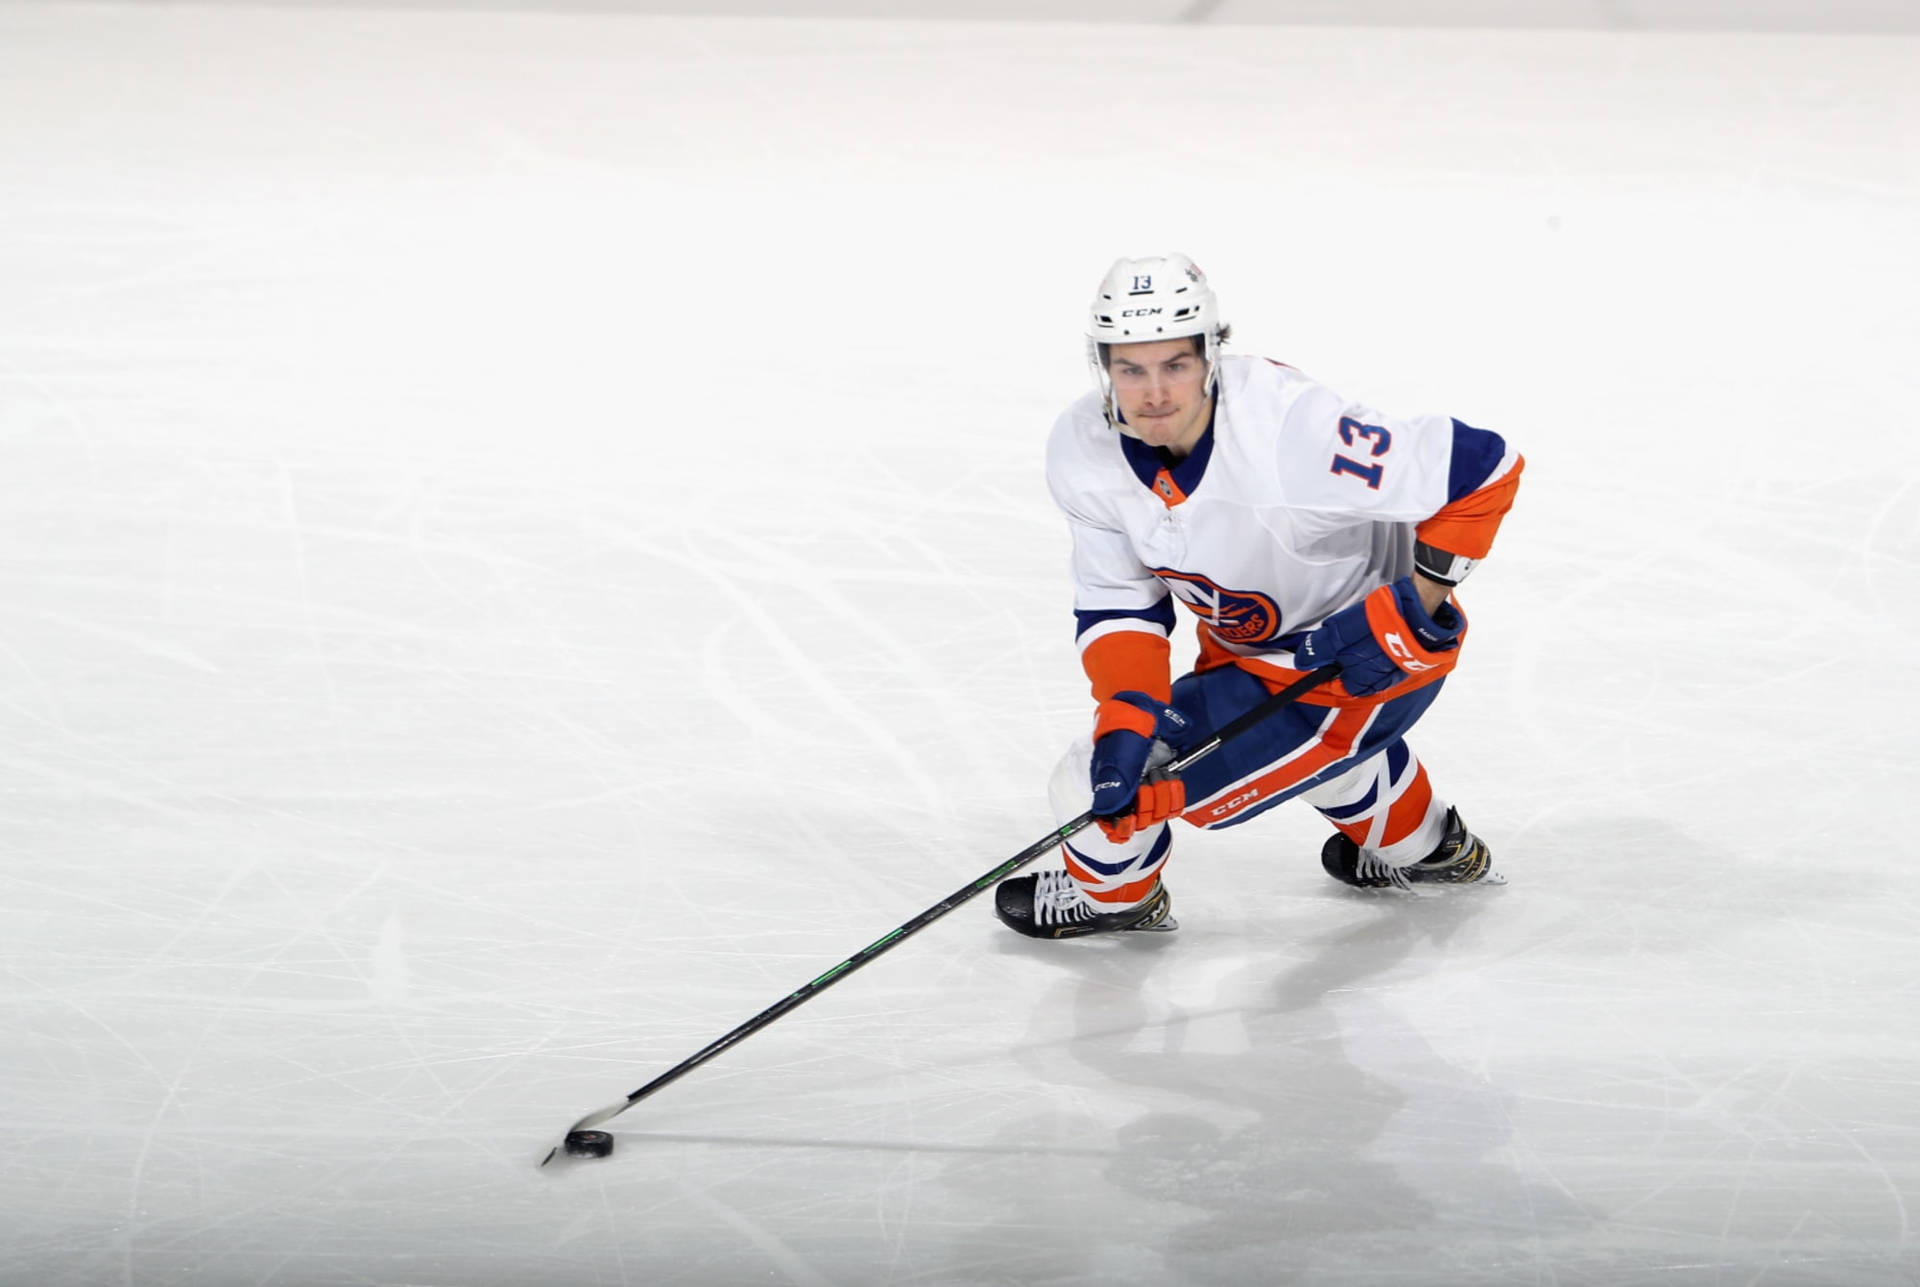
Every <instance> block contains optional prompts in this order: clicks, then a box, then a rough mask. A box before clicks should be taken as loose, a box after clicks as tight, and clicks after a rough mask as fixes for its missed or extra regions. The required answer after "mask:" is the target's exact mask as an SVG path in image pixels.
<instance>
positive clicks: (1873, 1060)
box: [0, 5, 1920, 1287]
mask: <svg viewBox="0 0 1920 1287" xmlns="http://www.w3.org/2000/svg"><path fill="white" fill-rule="evenodd" d="M1168 248H1177V249H1182V250H1185V251H1187V252H1189V253H1191V254H1192V255H1194V256H1195V257H1196V258H1197V259H1198V260H1199V261H1200V262H1201V264H1202V265H1203V266H1205V267H1206V268H1207V269H1208V270H1209V272H1210V273H1211V274H1212V276H1213V278H1214V281H1215V284H1216V286H1217V288H1218V290H1219V292H1220V295H1221V298H1222V300H1223V303H1224V308H1225V311H1226V314H1227V316H1228V317H1229V318H1230V320H1232V321H1233V323H1234V325H1235V342H1236V347H1237V348H1238V349H1239V350H1240V351H1243V352H1252V353H1256V354H1265V355H1270V356H1274V357H1279V358H1283V359H1285V360H1287V361H1290V362H1292V363H1294V364H1295V365H1298V366H1301V367H1303V368H1305V369H1306V370H1308V371H1310V372H1311V373H1313V374H1314V375H1316V376H1317V377H1319V378H1320V379H1322V380H1323V381H1325V382H1327V383H1329V384H1331V385H1333V386H1334V387H1336V388H1338V389H1340V390H1342V391H1343V392H1345V393H1347V394H1348V395H1350V396H1352V397H1355V398H1358V399H1363V400H1365V401H1367V402H1369V403H1371V404H1372V405H1376V406H1381V407H1385V408H1389V409H1392V410H1397V411H1416V410H1438V411H1445V412H1448V413H1450V414H1453V415H1457V416H1459V417H1461V418H1462V419H1465V420H1467V421H1469V422H1471V423H1474V424H1478V425H1483V426H1486V427H1488V428H1492V429H1496V430H1498V431H1500V432H1502V433H1505V434H1507V435H1509V436H1510V437H1511V439H1512V440H1513V441H1515V442H1517V443H1519V444H1520V445H1521V446H1522V447H1523V448H1524V450H1525V451H1526V453H1527V456H1528V459H1529V467H1528V472H1527V475H1526V483H1525V485H1524V487H1523V488H1522V490H1521V493H1520V497H1519V503H1518V506H1517V508H1516V509H1515V510H1514V512H1513V514H1512V516H1511V518H1510V519H1509V521H1508V522H1507V524H1506V527H1505V529H1504V530H1503V532H1502V533H1501V536H1500V541H1499V544H1498V546H1497V548H1496V550H1495V553H1494V556H1493V557H1492V558H1491V559H1489V560H1488V561H1487V562H1486V564H1485V565H1484V567H1483V569H1482V570H1481V571H1480V572H1478V573H1477V574H1476V576H1475V578H1474V580H1473V581H1472V582H1471V583H1470V584H1469V585H1468V587H1467V588H1466V589H1465V591H1464V592H1463V594H1462V599H1463V601H1464V603H1465V605H1466V608H1467V611H1468V613H1469V615H1470V616H1471V618H1472V620H1473V638H1472V642H1471V645H1470V650H1469V657H1468V659H1467V660H1466V662H1465V663H1464V664H1463V666H1462V667H1461V669H1460V671H1459V672H1458V675H1457V676H1456V677H1455V678H1454V679H1453V680H1452V681H1451V682H1450V683H1449V685H1448V691H1447V693H1446V694H1445V696H1444V697H1443V699H1442V700H1441V702H1440V703H1439V705H1438V706H1437V707H1436V708H1435V709H1434V711H1433V712H1432V713H1431V714H1430V715H1429V717H1428V718H1427V719H1426V720H1425V721H1424V722H1423V724H1422V725H1421V727H1420V728H1419V730H1418V733H1417V738H1416V745H1417V746H1418V748H1419V749H1420V752H1421V754H1422V756H1423V757H1424V758H1425V759H1426V760H1427V762H1428V763H1429V765H1430V767H1431V769H1432V771H1433V773H1434V776H1435V780H1436V783H1437V785H1438V787H1439V789H1440V790H1441V791H1442V792H1443V793H1444V794H1446V795H1447V796H1449V797H1450V798H1452V799H1454V800H1456V801H1457V802H1458V803H1459V804H1460V805H1461V806H1462V808H1463V810H1464V812H1465V813H1466V816H1467V818H1468V819H1469V821H1470V822H1471V823H1472V824H1473V825H1474V827H1475V828H1476V829H1477V830H1479V831H1480V832H1481V833H1482V834H1484V835H1485V836H1486V837H1487V839H1488V840H1489V841H1490V842H1491V843H1492V845H1493V847H1494V849H1495V851H1496V852H1497V854H1498V855H1499V859H1500V864H1501V866H1502V867H1503V868H1504V869H1505V871H1506V872H1507V875H1508V876H1509V878H1510V881H1511V883H1510V884H1509V885H1508V886H1507V887H1506V888H1505V889H1503V890H1496V891H1473V892H1467V893H1462V894H1458V895H1453V896H1445V897H1425V898H1407V897H1400V896H1365V895H1361V894H1359V893H1357V892H1355V891H1349V890H1346V889H1344V888H1342V887H1339V886H1337V885H1335V884H1333V882H1331V881H1329V880H1328V879H1327V878H1326V877H1325V876H1324V875H1322V874H1321V872H1320V870H1319V866H1318V863H1317V861H1316V854H1317V851H1318V847H1319V844H1320V840H1321V838H1322V836H1323V834H1324V830H1323V827H1322V825H1321V824H1320V823H1319V822H1318V820H1317V819H1316V818H1315V817H1314V815H1313V814H1312V812H1311V811H1310V810H1307V809H1305V808H1304V806H1298V807H1295V808H1291V809H1286V810H1283V811H1281V812H1280V813H1278V814H1276V815H1273V816H1271V817H1270V818H1269V819H1267V820H1265V821H1264V822H1262V823H1258V824H1255V825H1250V826H1247V827H1243V828H1240V829H1237V830H1232V831H1228V832H1223V833H1220V834H1218V835H1205V834H1201V833H1197V832H1193V831H1190V830H1187V829H1185V828H1182V829H1181V831H1180V835H1179V837H1178V840H1177V848H1176V852H1175V856H1174V859H1173V865H1172V867H1171V868H1170V883H1171V886H1172V888H1173V891H1174V896H1175V901H1176V906H1177V911H1178V915H1179V917H1180V919H1181V921H1182V928H1181V929H1180V931H1179V932H1178V933H1176V934H1172V935H1152V936H1148V935H1136V936H1129V937H1127V938H1126V939H1124V940H1121V941H1092V942H1080V943H1069V944H1042V943H1033V942H1029V941H1026V940H1022V939H1019V938H1017V937H1016V936H1014V935H1013V934H1011V933H1010V932H1008V931H1007V930H1005V929H1003V928H1002V927H1000V926H999V925H998V924H997V923H996V922H995V921H994V920H993V918H992V916H991V914H990V911H989V909H988V906H987V900H985V899H980V900H977V901H975V902H973V903H970V904H968V905H966V906H964V907H962V908H961V909H960V910H958V911H957V912H955V913H954V914H952V915H951V916H949V917H947V918H946V919H944V920H942V921H940V922H939V923H937V924H936V925H934V926H932V927H931V928H929V929H927V930H926V931H925V932H923V933H922V934H920V935H919V936H917V937H915V938H913V939H911V940H909V941H908V942H907V943H905V944H904V945H902V946H901V947H899V948H898V949H897V950H895V951H894V952H892V953H891V954H890V955H888V956H886V957H884V958H883V959H882V960H880V961H879V962H877V963H876V964H874V965H873V966H871V967H870V968H868V969H866V970H865V971H863V972H860V973H858V974H855V975H853V976H852V977H851V978H849V979H847V980H845V981H843V982H842V983H840V984H839V985H838V986H836V987H834V988H832V989H830V990H829V991H827V992H826V993H825V994H823V995H822V996H820V997H819V998H817V999H816V1000H814V1001H813V1002H812V1003H811V1004H809V1005H807V1006H805V1007H803V1008H801V1009H800V1010H798V1011H796V1012H795V1013H793V1014H792V1015H790V1016H788V1017H787V1018H786V1019H784V1020H783V1021H782V1022H780V1023H779V1024H777V1025H775V1026H774V1027H772V1028H770V1029H768V1030H767V1031H765V1032H762V1033H761V1034H759V1035H758V1036H756V1037H754V1038H753V1039H751V1040H750V1041H748V1042H746V1043H744V1044H743V1045H741V1046H739V1047H738V1048H736V1049H734V1050H732V1051H730V1052H728V1053H727V1054H725V1055H723V1056H722V1057H720V1058H719V1059H717V1060H715V1061H713V1062H712V1063H710V1064H708V1065H707V1066H706V1067H704V1068H702V1069H701V1070H699V1071H698V1072H696V1073H695V1074H693V1075H692V1076H689V1077H687V1078H686V1079H684V1080H682V1081H681V1082H679V1083H677V1084H676V1085H674V1086H673V1087H671V1088H670V1089H668V1090H666V1091H664V1092H662V1093H661V1094H660V1095H658V1096H656V1097H654V1098H652V1099H650V1100H648V1101H646V1102H645V1103H643V1104H642V1105H640V1106H638V1107H636V1108H635V1109H634V1110H633V1111H631V1112H629V1113H628V1114H626V1115H625V1116H623V1117H621V1118H619V1119H618V1120H616V1121H615V1122H614V1123H613V1127H614V1129H616V1131H617V1132H618V1135H619V1147H618V1149H617V1151H616V1152H615V1154H614V1155H613V1156H612V1157H611V1158H608V1159H606V1160H604V1161H597V1162H576V1163H573V1164H571V1165H569V1166H567V1167H564V1168H559V1167H556V1168H550V1169H548V1170H545V1171H542V1170H538V1169H536V1167H535V1165H534V1164H535V1162H536V1161H537V1160H538V1159H539V1157H540V1156H541V1154H542V1153H543V1152H544V1151H545V1150H546V1148H547V1147H548V1146H549V1145H550V1144H551V1143H552V1142H553V1140H554V1139H555V1138H556V1136H557V1134H558V1132H559V1131H560V1130H561V1129H563V1128H564V1127H565V1126H566V1124H567V1123H569V1122H570V1121H572V1120H573V1119H574V1118H576V1117H578V1116H580V1115H581V1114H583V1113H585V1112H587V1111H589V1110H590V1109H593V1108H596V1107H598V1106H600V1105H602V1104H604V1103H607V1102H608V1101H610V1100H615V1099H618V1098H619V1097H620V1096H622V1095H623V1094H625V1093H626V1092H627V1091H629V1090H631V1089H633V1088H635V1087H637V1086H639V1085H641V1084H642V1083H644V1082H646V1081H648V1080H649V1079H651V1078H652V1077H653V1076H655V1075H656V1074H658V1073H659V1072H661V1071H663V1070H665V1069H666V1068H668V1067H670V1066H671V1065H673V1064H675V1063H677V1062H678V1061H680V1060H681V1059H683V1058H685V1057H686V1056H687V1055H689V1054H691V1053H693V1052H694V1051H695V1050H697V1049H699V1048H700V1047H702V1046H703V1045H705V1044H706V1043H707V1042H708V1041H710V1040H712V1039H713V1038H715V1037H717V1036H719V1035H720V1034H721V1033H723V1032H725V1031H726V1030H728V1029H729V1028H731V1027H733V1026H734V1025H735V1024H737V1023H739V1022H741V1021H742V1020H744V1019H746V1018H747V1017H749V1016H751V1015H752V1014H754V1013H756V1012H758V1011H759V1010H761V1009H762V1008H764V1007H765V1006H767V1005H770V1004H771V1003H773V1002H774V1001H776V1000H778V999H779V998H780V997H782V996H784V995H785V994H787V993H788V992H790V991H792V990H793V989H795V988H797V987H799V986H800V985H801V984H803V983H805V982H806V981H808V980H809V979H811V978H813V977H814V976H815V975H817V974H819V973H820V972H821V971H822V970H824V969H826V968H827V967H828V966H830V965H832V964H833V963H834V962H836V961H839V960H840V959H841V958H843V957H845V956H847V955H849V954H851V953H852V952H854V951H856V950H857V949H859V948H861V947H863V946H864V945H866V944H867V943H869V942H871V941H872V940H874V939H875V938H877V937H878V936H880V935H881V934H883V933H884V932H885V931H887V930H888V929H890V928H892V927H893V926H895V925H897V924H899V923H900V922H903V921H905V920H907V919H908V918H910V917H912V916H913V915H915V914H916V913H918V912H919V911H920V910H921V909H923V908H924V907H926V906H928V905H929V904H931V903H933V902H935V901H937V900H938V899H940V898H941V897H943V896H944V895H946V894H948V893H949V892H951V891H953V890H954V889H956V888H958V887H961V886H963V885H965V884H967V883H968V882H969V881H971V880H972V879H973V878H974V877H976V876H978V875H979V874H980V873H982V872H984V871H986V870H989V869H991V868H992V867H993V866H995V865H996V864H998V863H999V862H1000V861H1001V860H1003V859H1004V858H1006V857H1008V856H1010V855H1012V854H1014V853H1016V852H1018V851H1019V850H1021V849H1023V848H1025V847H1026V846H1027V845H1028V844H1030V843H1031V842H1033V841H1034V840H1035V839H1037V838H1038V837H1039V836H1041V835H1044V834H1045V833H1046V831H1047V829H1048V828H1049V827H1050V825H1051V818H1050V815H1049V813H1048V810H1047V806H1046V802H1045V795H1044V790H1043V787H1044V782H1045V778H1046V775H1047V772H1048V770H1049V768H1050V767H1051V765H1052V763H1053V761H1054V759H1055V758H1056V756H1057V754H1058V753H1059V751H1060V750H1061V749H1062V747H1063V746H1064V745H1065V743H1066V742H1067V741H1068V740H1069V739H1070V738H1071V737H1072V736H1074V735H1075V734H1076V733H1078V732H1079V731H1080V730H1082V729H1083V728H1084V727H1085V726H1086V724H1087V720H1088V718H1089V703H1088V701H1087V698H1086V693H1085V682H1084V680H1083V679H1082V677H1081V675H1080V672H1079V670H1078V666H1077V663H1076V659H1075V655H1074V652H1073V647H1072V641H1071V637H1070V636H1071V617H1070V616H1069V606H1070V605H1069V602H1068V586H1067V579H1066V570H1065V532H1064V528H1063V525H1062V523H1061V521H1060V520H1059V518H1058V517H1057V516H1056V514H1055V513H1054V512H1053V510H1052V508H1051V505H1050V502H1049V500H1048V498H1047V495H1046V491H1045V488H1044V485H1043V482H1042V479H1041V447H1042V442H1043V439H1044V437H1045V434H1046V430H1047V427H1048V425H1049V423H1050V422H1051V419H1052V417H1053V416H1054V414H1055V413H1056V412H1057V410H1058V409H1059V408H1060V407H1061V406H1062V405H1064V404H1065V402H1067V401H1068V400H1070V399H1071V398H1073V397H1075V396H1076V395H1077V394H1078V393H1079V392H1080V391H1081V390H1082V389H1083V388H1084V387H1086V385H1085V382H1086V372H1085V368H1084V366H1083V364H1082V361H1081V356H1080V351H1079V343H1080V342H1079V339H1078V334H1079V329H1078V328H1079V325H1080V317H1081V310H1082V308H1083V306H1084V304H1085V301H1086V298H1087V296H1088V294H1089V292H1090V291H1091V289H1092V286H1093V284H1094V282H1095V280H1096V279H1097V277H1098V275H1099V273H1100V271H1101V270H1102V269H1103V268H1104V267H1105V266H1106V264H1107V262H1108V261H1109V260H1110V259H1111V258H1113V257H1114V256H1116V255H1119V254H1123V253H1149V252H1152V251H1156V250H1161V249H1168ZM1917 289H1920V39H1916V38H1914V37H1888V36H1881V37H1868V36H1836V35H1828V36H1809V35H1738V34H1731V33H1724V32H1723V33H1715V34H1707V33H1701V34H1649V33H1638V34H1634V33H1596V32H1565V31H1562V32H1531V33H1499V32H1493V31H1476V30H1453V31H1416V30H1390V29H1379V28H1374V29H1366V30H1362V29H1347V30H1342V29H1327V28H1318V29H1316V28H1290V29H1289V28H1273V27H1233V26H1200V27H1178V28H1176V27H1164V26H1132V25H1127V24H1124V23H1108V24H1104V25H1093V26H1074V25H1069V24H1048V23H1016V22H992V23H977V24H942V23H933V22H913V23H907V22H891V23H890V22H856V21H826V20H818V21H806V20H791V21H787V20H782V21H772V20H762V21H754V20H748V19H719V18H714V19H699V18H646V17H631V16H629V17H622V16H617V15H613V14H608V13H576V14H571V15H546V16H542V15H539V14H533V13H498V12H497V13H475V12H465V13H462V12H457V11H451V10H447V11H417V10H416V11H411V12H394V11H385V12H383V11H380V10H377V9H343V8H336V9H332V10H315V9H306V10H297V11H273V10H262V9H246V8H196V7H192V6H186V5H178V6H176V5H156V6H143V5H123V6H110V5H99V6H86V5H71V6H51V7H49V6H40V5H13V6H8V7H0V791H4V796H3V797H0V1282H4V1283H6V1284H9V1285H11V1284H34V1285H36V1287H55V1285H64V1284H89V1285H91V1284H141V1285H145V1284H190V1285H195V1287H228V1285H230V1284H260V1283H272V1284H290V1285H296V1287H309V1285H311V1287H333V1285H336V1284H342V1285H344V1284H382V1285H386V1284H393V1285H399V1284H436V1285H444V1287H466V1285H477V1284H547V1283H552V1284H650V1285H651V1284H661V1285H664V1284H687V1285H696V1287H700V1285H706V1284H733V1283H781V1284H910V1283H924V1284H933V1283H938V1284H946V1283H955V1284H1066V1283H1135V1282H1137V1283H1156V1284H1160V1283H1167V1284H1200V1285H1202V1287H1207V1285H1229V1284H1231V1285H1238V1284H1255V1283H1313V1284H1319V1283H1332V1284H1396V1285H1401V1284H1412V1285H1421V1287H1469V1285H1471V1287H1478V1285H1480V1284H1540V1285H1548V1284H1551V1285H1554V1287H1572V1285H1574V1284H1729V1285H1731V1284H1771V1285H1782V1284H1815V1283H1819V1284H1840V1285H1845V1287H1877V1285H1880V1284H1913V1283H1915V1282H1920V1238H1917V1235H1916V1230H1915V1222H1916V1220H1917V1219H1920V1210H1916V1206H1917V1204H1920V1020H1917V1019H1916V1008H1917V1007H1916V1002H1917V1001H1920V996H1917V995H1916V991H1917V988H1916V969H1917V968H1920V885H1917V884H1916V880H1915V867H1914V857H1915V846H1914V843H1913V839H1912V837H1913V831H1914V820H1913V819H1914V798H1915V792H1914V789H1913V779H1914V773H1915V769H1916V759H1917V758H1920V757H1916V747H1917V746H1920V737H1917V736H1916V732H1915V725H1916V720H1920V689H1917V688H1916V683H1915V679H1914V669H1915V665H1916V661H1915V648H1914V636H1915V632H1916V630H1920V601H1917V599H1916V591H1920V578H1916V575H1915V565H1916V559H1917V558H1920V518H1917V517H1916V515H1917V514H1920V486H1916V477H1920V436H1917V435H1916V424H1915V420H1916V405H1920V377H1916V370H1920V305H1917V304H1916V290H1917ZM1188 638H1189V637H1188V636H1187V635H1186V633H1185V631H1184V629H1183V633H1182V636H1181V642H1180V644H1179V655H1180V656H1181V657H1183V658H1184V657H1186V656H1187V655H1189V645H1188V642H1187V640H1188Z"/></svg>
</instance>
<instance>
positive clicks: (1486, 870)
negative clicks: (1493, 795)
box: [1320, 809, 1507, 889]
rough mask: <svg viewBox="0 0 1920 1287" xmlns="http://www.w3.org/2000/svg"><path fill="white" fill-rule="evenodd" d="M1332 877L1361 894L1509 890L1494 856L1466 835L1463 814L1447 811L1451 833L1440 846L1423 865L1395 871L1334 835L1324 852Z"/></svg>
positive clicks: (1322, 856) (1323, 863)
mask: <svg viewBox="0 0 1920 1287" xmlns="http://www.w3.org/2000/svg"><path fill="white" fill-rule="evenodd" d="M1320 865H1321V866H1322V867H1325V868H1326V869H1327V875H1329V876H1331V877H1333V878H1334V879H1335V880H1338V881H1344V882H1345V883H1347V884H1349V885H1357V886H1359V887H1360V888H1362V889H1389V888H1392V889H1411V888H1412V887H1413V886H1415V885H1504V884H1506V883H1507V878H1506V877H1505V876H1502V875H1501V874H1500V873H1499V872H1497V871H1495V870H1494V869H1493V854H1492V853H1491V852H1490V851H1489V850H1488V849H1487V844H1486V842H1485V841H1484V840H1482V839H1480V837H1478V836H1476V835H1474V834H1473V833H1472V832H1471V831H1468V830H1467V825H1466V824H1465V823H1464V822H1462V821H1460V811H1459V810H1458V809H1448V810H1447V829H1446V832H1445V834H1444V835H1442V837H1441V839H1440V844H1439V846H1438V847H1437V848H1436V849H1435V850H1434V851H1433V852H1432V853H1430V854H1428V855H1427V856H1426V857H1425V858H1422V859H1421V860H1420V861H1419V862H1416V863H1411V864H1409V865H1407V866H1405V867H1394V866H1391V865H1389V864H1388V863H1385V862H1382V861H1381V860H1380V859H1379V858H1378V857H1377V856H1375V855H1373V854H1370V853H1367V852H1366V851H1365V850H1363V849H1361V848H1360V846H1358V845H1356V844H1354V843H1353V841H1351V840H1349V839H1347V837H1346V836H1344V835H1342V834H1340V833H1339V832H1335V833H1334V834H1333V835H1332V836H1331V837H1329V838H1328V840H1327V843H1326V844H1325V845H1324V846H1323V847H1322V848H1321V850H1320Z"/></svg>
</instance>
